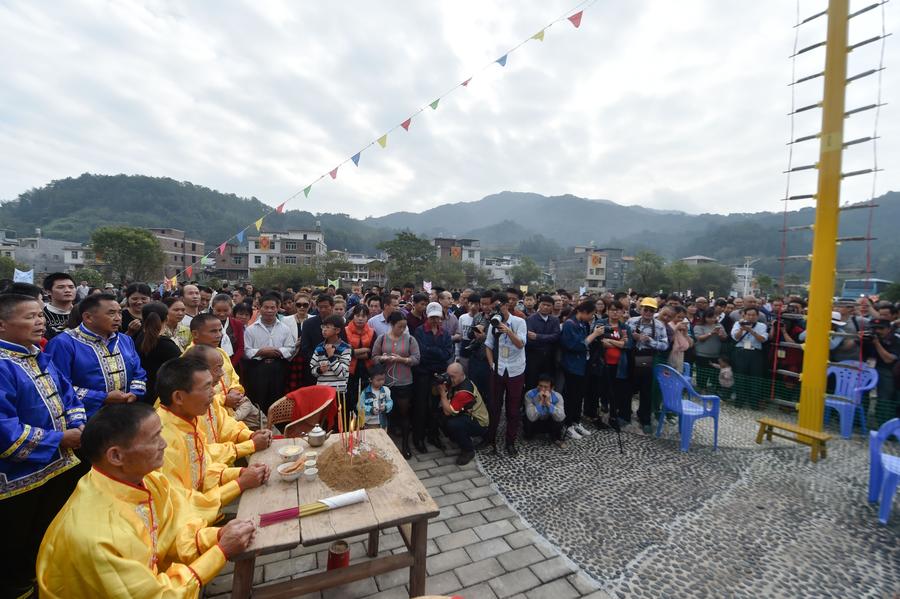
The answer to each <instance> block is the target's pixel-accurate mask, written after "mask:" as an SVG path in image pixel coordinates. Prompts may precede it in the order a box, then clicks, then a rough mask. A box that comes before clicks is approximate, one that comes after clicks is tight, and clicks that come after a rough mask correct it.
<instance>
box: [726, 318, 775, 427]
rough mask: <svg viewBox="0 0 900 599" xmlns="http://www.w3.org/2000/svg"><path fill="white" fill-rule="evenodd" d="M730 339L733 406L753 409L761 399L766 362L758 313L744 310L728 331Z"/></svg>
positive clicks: (765, 331) (764, 331)
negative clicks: (740, 318)
mask: <svg viewBox="0 0 900 599" xmlns="http://www.w3.org/2000/svg"><path fill="white" fill-rule="evenodd" d="M731 338H732V339H734V343H735V345H734V357H733V359H734V365H733V366H734V378H735V382H736V385H735V391H736V393H737V401H736V403H737V405H738V406H743V405H747V406H749V407H751V408H754V409H755V408H756V407H757V401H758V400H759V398H760V397H761V396H762V385H761V384H762V382H763V377H765V374H766V358H765V352H763V343H765V342H766V340H767V339H768V338H769V333H768V329H767V327H766V325H765V324H763V323H761V322H759V309H758V308H756V307H745V308H744V311H743V316H742V320H739V321H738V322H736V323H734V326H732V328H731Z"/></svg>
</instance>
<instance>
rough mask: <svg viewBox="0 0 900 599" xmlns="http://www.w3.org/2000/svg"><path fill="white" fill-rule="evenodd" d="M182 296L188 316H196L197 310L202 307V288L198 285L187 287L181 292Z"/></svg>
mask: <svg viewBox="0 0 900 599" xmlns="http://www.w3.org/2000/svg"><path fill="white" fill-rule="evenodd" d="M181 296H182V298H183V301H184V307H185V308H187V310H188V314H196V310H197V308H198V307H199V306H200V288H199V287H197V286H196V285H185V286H184V288H183V289H182V290H181Z"/></svg>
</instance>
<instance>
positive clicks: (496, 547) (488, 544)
mask: <svg viewBox="0 0 900 599" xmlns="http://www.w3.org/2000/svg"><path fill="white" fill-rule="evenodd" d="M466 551H467V552H468V553H469V555H471V556H472V560H473V561H480V560H483V559H484V558H486V557H491V556H494V555H499V554H501V553H505V552H507V551H512V548H511V547H510V546H509V543H507V542H506V541H504V540H503V539H490V540H489V541H482V542H480V543H475V544H474V545H467V546H466Z"/></svg>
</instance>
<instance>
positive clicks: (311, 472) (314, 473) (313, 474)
mask: <svg viewBox="0 0 900 599" xmlns="http://www.w3.org/2000/svg"><path fill="white" fill-rule="evenodd" d="M318 476H319V469H318V468H307V469H306V470H304V471H303V478H305V479H306V482H310V483H311V482H312V481H314V480H316V478H318Z"/></svg>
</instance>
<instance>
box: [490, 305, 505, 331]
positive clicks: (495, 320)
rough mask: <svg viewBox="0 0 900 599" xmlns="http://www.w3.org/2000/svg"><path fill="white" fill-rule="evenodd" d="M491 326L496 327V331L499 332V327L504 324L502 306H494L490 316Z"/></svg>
mask: <svg viewBox="0 0 900 599" xmlns="http://www.w3.org/2000/svg"><path fill="white" fill-rule="evenodd" d="M490 322H491V326H492V327H494V333H498V331H497V328H498V327H499V326H500V325H501V324H503V315H502V314H500V308H494V311H493V312H491V316H490Z"/></svg>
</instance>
